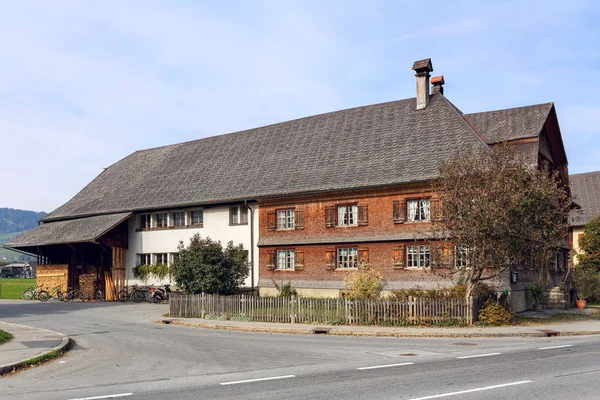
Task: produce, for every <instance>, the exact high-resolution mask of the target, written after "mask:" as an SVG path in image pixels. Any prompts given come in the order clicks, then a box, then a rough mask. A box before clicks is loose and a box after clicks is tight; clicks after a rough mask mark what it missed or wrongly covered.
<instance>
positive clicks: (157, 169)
mask: <svg viewBox="0 0 600 400" xmlns="http://www.w3.org/2000/svg"><path fill="white" fill-rule="evenodd" d="M483 148H487V144H486V143H485V142H484V141H483V140H482V139H481V138H480V137H479V135H477V134H476V133H475V132H474V130H473V129H472V127H471V126H470V125H469V124H468V123H467V122H466V121H465V120H464V118H463V116H462V115H461V114H460V113H459V111H458V110H457V109H456V108H455V107H454V106H453V105H452V104H451V103H450V102H449V101H448V100H447V99H446V98H445V97H444V96H442V95H439V94H436V95H432V96H431V100H430V101H429V103H428V105H427V108H425V109H424V110H419V111H417V110H416V105H415V99H414V98H412V99H406V100H399V101H393V102H389V103H382V104H375V105H370V106H364V107H357V108H351V109H347V110H342V111H336V112H331V113H327V114H321V115H316V116H312V117H306V118H301V119H297V120H293V121H288V122H283V123H279V124H274V125H269V126H264V127H261V128H256V129H249V130H246V131H241V132H236V133H231V134H226V135H220V136H213V137H208V138H205V139H200V140H195V141H192V142H186V143H180V144H175V145H170V146H164V147H159V148H154V149H148V150H142V151H137V152H135V153H133V154H131V155H130V156H128V157H126V158H124V159H122V160H120V161H118V162H116V163H115V164H113V165H112V166H110V167H109V168H107V169H106V170H105V171H104V172H102V173H101V174H100V175H99V176H98V177H96V178H95V179H94V180H93V181H92V182H90V183H89V184H88V185H87V186H86V187H85V188H83V189H82V190H81V191H80V192H79V193H77V195H75V197H73V198H72V199H71V200H69V201H68V202H67V203H66V204H64V205H63V206H61V207H59V208H58V209H56V210H55V211H53V212H52V213H50V214H49V215H47V216H46V217H45V218H44V221H46V222H48V221H53V220H61V219H69V218H75V217H81V216H90V215H99V214H108V213H119V212H129V211H141V210H151V209H160V208H169V207H184V206H192V205H203V204H214V203H227V202H235V201H240V200H243V199H257V198H261V197H269V196H280V195H290V194H300V193H318V192H327V191H334V190H343V189H353V188H364V187H376V186H383V185H393V184H400V183H408V182H416V181H425V180H430V179H432V178H434V177H435V176H437V171H438V167H439V166H440V164H441V163H442V162H444V161H446V160H448V159H449V158H450V157H452V156H453V155H455V154H457V153H459V152H462V151H465V150H479V149H483Z"/></svg>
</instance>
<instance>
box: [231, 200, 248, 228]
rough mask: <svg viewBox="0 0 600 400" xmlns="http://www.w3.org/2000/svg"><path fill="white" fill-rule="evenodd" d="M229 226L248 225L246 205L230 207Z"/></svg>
mask: <svg viewBox="0 0 600 400" xmlns="http://www.w3.org/2000/svg"><path fill="white" fill-rule="evenodd" d="M234 209H236V211H235V212H234V211H233V210H234ZM234 217H235V218H234ZM236 220H237V221H236ZM229 225H230V226H238V225H248V208H247V207H246V206H245V205H244V204H237V205H233V206H229Z"/></svg>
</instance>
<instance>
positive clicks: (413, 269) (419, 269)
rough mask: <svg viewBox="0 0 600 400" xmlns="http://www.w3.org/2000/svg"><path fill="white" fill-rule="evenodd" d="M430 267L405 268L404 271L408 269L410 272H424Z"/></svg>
mask: <svg viewBox="0 0 600 400" xmlns="http://www.w3.org/2000/svg"><path fill="white" fill-rule="evenodd" d="M427 268H429V267H404V268H403V269H407V270H409V271H423V270H425V269H427Z"/></svg>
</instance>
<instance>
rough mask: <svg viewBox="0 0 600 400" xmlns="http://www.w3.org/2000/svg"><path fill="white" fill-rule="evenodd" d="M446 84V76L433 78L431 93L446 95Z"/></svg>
mask: <svg viewBox="0 0 600 400" xmlns="http://www.w3.org/2000/svg"><path fill="white" fill-rule="evenodd" d="M444 83H446V82H444V75H440V76H434V77H433V78H431V84H432V85H433V88H432V89H431V93H432V94H436V93H439V94H444Z"/></svg>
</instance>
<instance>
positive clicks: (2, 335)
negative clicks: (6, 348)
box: [0, 329, 13, 344]
mask: <svg viewBox="0 0 600 400" xmlns="http://www.w3.org/2000/svg"><path fill="white" fill-rule="evenodd" d="M12 339H13V335H11V334H10V333H8V332H6V331H3V330H2V329H0V344H2V343H6V342H8V341H9V340H12Z"/></svg>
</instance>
